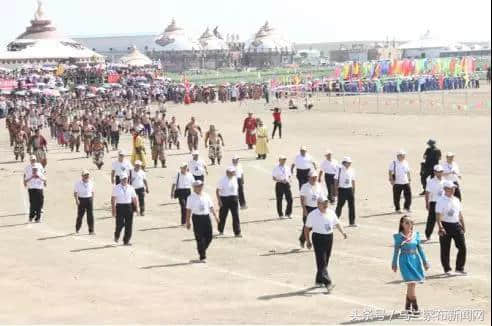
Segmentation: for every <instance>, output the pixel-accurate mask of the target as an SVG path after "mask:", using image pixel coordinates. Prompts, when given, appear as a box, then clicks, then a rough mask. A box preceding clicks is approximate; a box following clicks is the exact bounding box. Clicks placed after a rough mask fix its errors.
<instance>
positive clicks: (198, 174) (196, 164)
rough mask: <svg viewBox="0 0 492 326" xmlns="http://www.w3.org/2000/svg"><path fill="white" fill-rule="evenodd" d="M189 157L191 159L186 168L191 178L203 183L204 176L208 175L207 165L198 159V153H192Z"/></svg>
mask: <svg viewBox="0 0 492 326" xmlns="http://www.w3.org/2000/svg"><path fill="white" fill-rule="evenodd" d="M191 156H192V159H191V161H190V162H189V163H188V168H189V170H190V171H191V174H193V178H194V179H195V180H200V181H202V182H205V174H207V175H208V169H207V165H206V164H205V162H204V161H203V160H202V159H200V153H199V152H198V151H193V152H192V153H191Z"/></svg>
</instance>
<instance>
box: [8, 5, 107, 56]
mask: <svg viewBox="0 0 492 326" xmlns="http://www.w3.org/2000/svg"><path fill="white" fill-rule="evenodd" d="M69 58H72V59H75V60H80V59H82V60H88V59H91V58H94V59H96V61H103V57H102V56H101V55H99V54H97V53H95V52H94V51H92V50H89V49H88V48H86V47H84V46H83V45H81V44H79V43H77V42H75V41H74V40H71V39H69V38H65V37H64V36H63V35H61V34H59V33H58V31H57V30H56V27H54V26H53V25H52V24H51V20H49V19H48V18H47V17H46V15H45V13H44V10H43V3H42V1H41V0H38V8H37V10H36V12H35V14H34V19H33V20H31V25H30V26H28V27H27V28H26V31H25V32H24V33H22V34H21V35H20V36H19V37H18V38H17V39H16V40H14V41H12V42H11V43H9V44H8V45H7V49H6V51H3V52H1V53H0V60H21V61H26V60H36V59H43V60H46V59H48V60H60V59H69Z"/></svg>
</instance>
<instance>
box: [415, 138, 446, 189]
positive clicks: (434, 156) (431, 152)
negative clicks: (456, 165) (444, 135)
mask: <svg viewBox="0 0 492 326" xmlns="http://www.w3.org/2000/svg"><path fill="white" fill-rule="evenodd" d="M427 145H428V146H429V147H427V149H426V150H425V153H424V163H423V166H422V172H421V174H420V176H421V182H422V186H423V188H424V191H423V192H422V193H421V194H420V196H423V195H425V188H426V184H427V178H428V177H429V176H430V177H431V178H433V177H434V166H436V165H438V164H439V161H440V160H441V155H442V154H441V150H440V149H439V148H437V147H436V141H435V140H433V139H429V141H428V142H427Z"/></svg>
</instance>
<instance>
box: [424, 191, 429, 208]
mask: <svg viewBox="0 0 492 326" xmlns="http://www.w3.org/2000/svg"><path fill="white" fill-rule="evenodd" d="M429 202H430V192H429V191H428V190H426V191H425V209H426V210H429Z"/></svg>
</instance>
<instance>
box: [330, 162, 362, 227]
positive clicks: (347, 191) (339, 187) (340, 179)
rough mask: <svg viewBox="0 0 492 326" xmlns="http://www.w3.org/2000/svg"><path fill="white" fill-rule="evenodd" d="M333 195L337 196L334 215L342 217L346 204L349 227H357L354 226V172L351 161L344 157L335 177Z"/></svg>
mask: <svg viewBox="0 0 492 326" xmlns="http://www.w3.org/2000/svg"><path fill="white" fill-rule="evenodd" d="M335 189H336V190H335V191H336V193H335V195H336V196H338V202H337V208H336V210H335V211H336V214H337V216H338V218H340V216H341V215H342V208H343V206H344V205H345V202H346V201H347V202H348V208H349V226H350V227H357V224H355V170H354V169H353V168H352V159H351V158H350V157H344V158H343V160H342V166H340V167H339V169H338V172H337V174H336V175H335Z"/></svg>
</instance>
